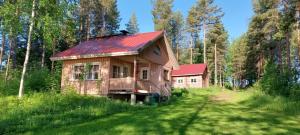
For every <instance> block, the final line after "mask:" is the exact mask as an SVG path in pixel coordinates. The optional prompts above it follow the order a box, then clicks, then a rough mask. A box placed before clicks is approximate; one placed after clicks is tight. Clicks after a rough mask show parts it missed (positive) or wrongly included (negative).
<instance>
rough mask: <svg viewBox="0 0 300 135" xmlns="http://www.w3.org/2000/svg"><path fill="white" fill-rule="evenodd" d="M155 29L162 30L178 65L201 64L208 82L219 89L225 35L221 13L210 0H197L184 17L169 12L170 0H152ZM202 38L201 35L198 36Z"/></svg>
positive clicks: (223, 58)
mask: <svg viewBox="0 0 300 135" xmlns="http://www.w3.org/2000/svg"><path fill="white" fill-rule="evenodd" d="M152 3H153V10H152V14H153V21H154V24H155V30H165V31H166V34H167V37H168V39H169V41H170V44H171V46H172V48H173V51H174V52H175V54H176V58H177V60H178V61H179V63H180V64H195V63H205V64H207V65H208V67H209V68H208V69H209V76H214V77H211V83H214V84H215V85H217V84H219V85H221V86H223V84H224V81H225V62H226V61H225V54H226V52H227V47H228V44H229V42H228V33H227V31H226V29H225V27H224V25H223V23H222V17H223V15H224V12H223V11H222V9H221V8H220V7H219V6H218V5H216V4H215V3H214V0H197V1H196V2H195V3H194V5H193V6H192V7H191V8H190V9H189V11H188V16H187V17H186V18H184V17H183V15H182V13H181V12H180V11H173V10H172V8H173V0H154V1H152ZM201 35H202V36H201Z"/></svg>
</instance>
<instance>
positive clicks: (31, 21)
mask: <svg viewBox="0 0 300 135" xmlns="http://www.w3.org/2000/svg"><path fill="white" fill-rule="evenodd" d="M35 7H36V0H33V1H32V11H31V12H32V13H31V20H30V26H29V32H28V41H27V48H26V56H25V61H24V65H23V71H22V76H21V82H20V89H19V98H21V97H22V96H23V94H24V77H25V74H26V68H27V64H28V60H29V55H30V48H31V34H32V30H33V26H34V19H35Z"/></svg>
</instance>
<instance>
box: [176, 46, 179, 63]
mask: <svg viewBox="0 0 300 135" xmlns="http://www.w3.org/2000/svg"><path fill="white" fill-rule="evenodd" d="M176 58H177V61H178V62H179V44H178V43H177V44H176Z"/></svg>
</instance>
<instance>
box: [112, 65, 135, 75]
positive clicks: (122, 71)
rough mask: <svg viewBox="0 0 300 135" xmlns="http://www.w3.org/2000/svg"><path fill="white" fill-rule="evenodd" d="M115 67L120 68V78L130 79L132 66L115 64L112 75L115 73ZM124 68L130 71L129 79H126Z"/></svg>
mask: <svg viewBox="0 0 300 135" xmlns="http://www.w3.org/2000/svg"><path fill="white" fill-rule="evenodd" d="M113 66H117V67H120V76H121V77H119V78H128V77H130V70H131V69H130V66H129V65H121V64H113V65H112V69H111V70H112V73H113ZM124 67H127V69H128V76H127V77H124Z"/></svg>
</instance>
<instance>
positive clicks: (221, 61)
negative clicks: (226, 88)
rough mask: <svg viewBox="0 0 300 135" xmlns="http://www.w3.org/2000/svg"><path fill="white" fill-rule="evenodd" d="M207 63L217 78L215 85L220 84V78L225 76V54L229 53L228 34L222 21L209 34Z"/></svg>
mask: <svg viewBox="0 0 300 135" xmlns="http://www.w3.org/2000/svg"><path fill="white" fill-rule="evenodd" d="M207 39H208V42H207V61H208V66H209V69H210V70H211V71H213V72H212V73H213V75H214V76H215V78H214V79H213V81H214V83H215V85H217V84H218V80H220V79H218V77H220V76H223V74H224V72H225V71H224V69H225V53H226V51H227V48H226V47H227V44H228V34H227V32H226V30H225V27H224V26H223V24H222V23H221V22H220V21H217V22H216V23H215V24H214V25H213V26H212V28H211V30H210V31H209V32H208V33H207ZM219 83H221V82H219Z"/></svg>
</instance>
